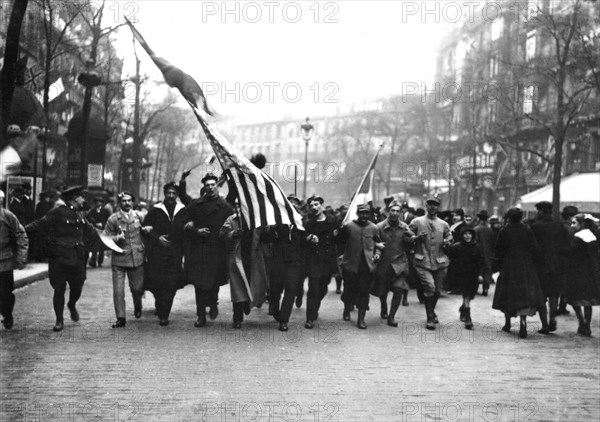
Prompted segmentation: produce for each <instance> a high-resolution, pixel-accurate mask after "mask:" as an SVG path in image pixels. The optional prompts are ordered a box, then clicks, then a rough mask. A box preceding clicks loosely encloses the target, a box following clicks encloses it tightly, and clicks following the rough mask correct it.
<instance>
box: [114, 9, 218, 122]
mask: <svg viewBox="0 0 600 422" xmlns="http://www.w3.org/2000/svg"><path fill="white" fill-rule="evenodd" d="M125 21H126V22H127V25H129V28H130V29H131V32H132V33H133V36H134V37H135V39H136V40H137V42H139V43H140V45H141V46H142V47H144V50H146V53H148V55H149V56H150V58H151V59H152V61H153V62H154V64H155V65H156V66H157V67H158V68H159V69H160V71H161V72H162V74H163V76H164V78H165V81H166V82H167V84H169V86H170V87H172V88H177V89H178V90H179V92H180V93H181V95H183V97H184V98H185V99H186V100H187V101H188V102H190V103H191V104H193V105H194V107H196V108H197V107H198V101H200V102H201V103H202V109H203V110H204V112H205V113H207V114H209V115H211V116H214V112H213V111H212V110H210V108H209V107H208V103H207V102H206V97H205V96H204V92H203V91H202V88H200V85H198V82H196V81H195V80H194V78H192V77H191V76H190V75H188V74H187V73H185V72H184V71H182V70H181V69H179V68H178V67H175V66H173V65H172V64H171V63H169V62H168V61H166V60H165V59H163V58H162V57H159V56H157V55H156V53H155V52H154V51H153V50H152V49H151V48H150V46H149V45H148V43H147V42H146V40H145V39H144V37H142V34H140V33H139V31H138V30H137V29H135V27H134V26H133V24H132V23H131V22H130V21H129V19H127V17H125Z"/></svg>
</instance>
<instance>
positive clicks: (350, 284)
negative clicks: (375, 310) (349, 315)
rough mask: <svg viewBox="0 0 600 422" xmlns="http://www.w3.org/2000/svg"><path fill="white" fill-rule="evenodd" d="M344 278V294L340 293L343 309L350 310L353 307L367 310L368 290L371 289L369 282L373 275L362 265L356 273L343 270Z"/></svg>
mask: <svg viewBox="0 0 600 422" xmlns="http://www.w3.org/2000/svg"><path fill="white" fill-rule="evenodd" d="M342 273H343V276H344V293H342V302H344V309H346V310H350V309H352V307H353V306H356V308H357V309H358V310H359V311H360V310H367V309H368V308H369V290H370V288H371V280H372V277H373V275H372V274H371V271H369V267H368V266H367V265H366V263H364V264H363V263H362V262H361V264H360V265H359V267H358V272H357V273H351V272H348V271H345V270H343V272H342Z"/></svg>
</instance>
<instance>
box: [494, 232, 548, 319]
mask: <svg viewBox="0 0 600 422" xmlns="http://www.w3.org/2000/svg"><path fill="white" fill-rule="evenodd" d="M539 253H540V247H539V245H538V243H537V241H536V239H535V236H534V234H533V231H532V230H531V228H529V227H527V226H525V225H524V224H523V223H520V222H519V223H509V224H508V225H507V226H506V227H504V228H502V229H501V230H500V232H499V233H498V240H497V242H496V249H495V257H496V259H497V260H498V261H499V267H500V275H499V277H498V281H497V283H496V292H495V293H494V301H493V303H492V308H494V309H498V310H500V311H502V312H504V313H505V314H507V315H509V316H516V315H534V314H535V312H536V311H537V309H540V308H541V307H542V306H545V299H544V295H543V293H542V289H541V288H540V282H539V280H538V275H537V270H536V267H535V263H534V262H535V260H536V259H538V257H539Z"/></svg>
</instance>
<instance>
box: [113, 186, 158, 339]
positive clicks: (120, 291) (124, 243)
mask: <svg viewBox="0 0 600 422" xmlns="http://www.w3.org/2000/svg"><path fill="white" fill-rule="evenodd" d="M133 201H135V197H134V196H133V194H132V193H130V192H121V193H120V194H119V205H120V207H121V210H120V211H118V212H116V213H114V214H113V215H111V216H110V217H109V218H108V221H107V223H106V228H105V229H104V234H106V235H108V236H111V237H112V239H113V241H114V242H115V243H116V244H117V245H118V246H119V247H121V248H122V249H123V252H122V253H118V252H113V253H112V260H111V264H112V280H113V301H114V305H115V313H116V315H117V322H115V324H114V325H113V326H112V327H113V328H120V327H124V326H125V321H126V318H125V275H127V278H128V279H129V288H130V290H131V296H132V297H133V309H134V311H133V315H134V316H135V317H136V318H139V317H141V316H142V295H143V294H144V243H143V241H142V232H143V231H144V228H143V227H142V220H143V219H144V217H143V216H142V213H141V212H139V211H134V210H132V209H131V208H132V207H133ZM145 231H147V232H149V231H150V228H149V227H148V228H146V229H145Z"/></svg>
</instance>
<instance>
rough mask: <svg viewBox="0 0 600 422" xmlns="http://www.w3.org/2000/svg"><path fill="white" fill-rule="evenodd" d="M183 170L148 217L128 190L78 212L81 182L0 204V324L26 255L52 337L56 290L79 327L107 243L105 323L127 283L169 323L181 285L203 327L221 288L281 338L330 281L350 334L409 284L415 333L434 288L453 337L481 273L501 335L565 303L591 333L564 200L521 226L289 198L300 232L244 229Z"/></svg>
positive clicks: (588, 243)
mask: <svg viewBox="0 0 600 422" xmlns="http://www.w3.org/2000/svg"><path fill="white" fill-rule="evenodd" d="M188 174H189V172H185V173H184V174H183V176H182V179H181V180H180V183H179V185H177V184H175V183H173V182H171V183H168V184H166V185H165V186H164V188H163V192H164V199H163V201H162V202H159V203H157V204H155V205H154V206H153V207H151V208H150V209H149V210H148V209H146V207H139V204H138V206H136V204H135V202H136V198H135V197H134V195H133V194H131V193H128V192H122V193H120V194H119V195H118V210H117V209H113V210H109V209H108V206H105V205H104V204H103V203H102V200H101V199H100V198H98V199H97V200H95V204H94V207H92V208H91V209H88V210H87V211H85V212H84V211H83V205H84V195H85V192H84V190H83V189H82V188H81V187H71V188H68V189H65V190H63V192H62V193H61V195H60V199H59V200H57V201H52V200H46V199H43V200H42V201H40V204H41V206H42V207H43V209H42V210H41V211H40V212H37V211H36V212H35V213H34V211H33V204H30V206H29V207H28V206H27V202H26V201H27V200H29V201H31V199H29V195H30V194H31V190H30V187H29V190H28V187H27V186H24V189H22V191H21V192H18V195H16V198H15V200H13V201H12V202H11V204H10V206H9V208H10V210H7V209H5V208H4V207H2V206H0V234H1V236H0V312H1V314H2V317H3V321H2V323H3V325H4V327H5V329H11V328H12V326H13V314H12V311H13V307H14V302H15V296H14V294H13V289H14V278H13V270H14V269H19V268H23V267H24V266H25V264H26V262H27V259H28V253H29V255H30V258H31V255H32V254H35V255H37V256H42V257H46V259H47V260H48V272H49V280H50V284H51V286H52V288H53V289H54V296H53V307H54V312H55V316H56V323H55V325H54V327H53V330H54V331H61V330H62V329H63V327H64V318H63V311H64V306H65V295H66V286H67V284H68V285H69V296H68V301H67V308H68V311H69V314H70V318H71V320H73V321H78V320H79V312H78V310H77V307H76V304H77V301H78V300H79V298H80V296H81V293H82V288H83V285H84V281H85V279H86V267H87V264H88V260H89V265H90V266H92V267H95V266H101V265H102V264H103V257H104V249H105V246H104V245H109V247H111V246H110V245H113V246H112V249H113V251H112V258H111V267H112V281H113V301H114V308H115V314H116V321H115V323H114V324H113V325H112V327H113V328H119V327H124V326H125V325H126V322H127V320H126V303H125V278H127V279H128V283H129V288H130V290H131V295H132V298H133V315H134V316H135V318H140V317H141V316H142V296H143V295H144V293H145V292H151V293H152V294H153V296H154V303H155V308H156V312H155V313H156V315H157V317H158V321H159V324H160V325H161V326H166V325H168V324H169V315H170V312H171V308H172V305H173V300H174V297H175V295H176V293H177V291H178V290H179V289H181V288H183V287H184V286H186V285H188V284H192V285H193V286H194V289H195V298H196V315H197V320H196V322H195V324H194V325H195V326H196V327H203V326H205V325H206V324H207V317H208V319H211V320H214V319H216V318H217V316H218V313H219V308H218V300H219V290H220V288H221V286H224V285H226V284H229V286H230V291H231V301H232V302H233V327H234V328H240V327H241V325H242V322H243V320H244V316H245V315H249V314H250V312H251V309H252V308H253V307H261V306H262V305H263V304H264V303H266V302H268V310H269V314H270V315H272V316H273V318H274V319H275V320H276V321H277V322H278V323H279V329H280V330H281V331H287V329H288V323H289V320H290V315H291V313H292V309H293V307H294V305H296V306H297V307H301V306H302V302H303V300H304V285H305V280H306V279H307V278H308V290H307V293H306V320H305V324H304V326H305V328H307V329H312V328H313V327H314V324H315V322H316V321H317V320H318V319H319V308H320V305H321V301H322V300H323V298H324V297H325V295H326V293H327V290H328V285H329V284H330V281H331V280H332V279H333V278H335V281H336V293H338V294H341V300H342V302H343V310H342V318H343V320H344V321H350V320H351V312H352V311H353V310H355V309H356V310H357V311H358V312H357V317H356V325H357V327H358V328H360V329H365V328H367V327H366V324H365V315H366V312H367V311H368V310H369V308H370V306H372V304H370V297H371V296H374V297H376V298H377V299H378V301H377V302H379V306H380V316H381V318H382V319H385V320H387V325H389V326H391V327H397V326H398V322H397V321H396V315H397V313H398V310H399V309H400V306H408V301H407V295H408V291H409V289H411V288H414V289H416V291H417V296H418V298H419V302H420V303H422V304H424V308H425V315H426V328H427V329H430V330H435V329H436V324H438V323H439V321H438V316H437V314H436V312H435V310H436V304H437V301H438V299H439V297H440V295H441V293H442V291H444V290H447V291H449V292H450V293H453V294H461V295H462V299H463V300H462V305H461V306H460V308H459V309H458V313H459V318H460V320H461V321H463V322H464V326H465V329H472V328H473V320H472V314H471V309H472V301H473V299H474V298H475V296H476V294H477V293H478V289H479V285H480V284H481V285H482V293H481V294H482V295H487V294H488V288H489V286H490V284H491V283H493V282H494V281H493V278H492V274H493V273H495V272H499V276H498V279H497V281H496V288H495V293H494V298H493V305H492V306H493V308H494V309H497V310H499V311H501V312H503V313H504V315H505V320H506V322H505V325H504V327H503V328H502V329H503V330H505V331H507V332H508V331H510V329H511V318H513V317H517V316H519V317H520V324H519V325H520V327H519V336H520V337H522V338H523V337H526V336H527V316H534V315H536V314H539V318H540V320H541V323H542V328H541V329H540V330H539V333H541V334H548V333H550V332H553V331H555V330H556V329H557V323H556V316H557V315H560V314H561V313H569V311H568V310H567V309H566V305H567V304H569V305H571V306H572V308H573V310H574V312H575V314H576V316H577V318H578V321H579V328H578V331H577V332H578V333H579V334H581V335H583V336H590V335H591V328H590V322H591V318H592V307H593V306H598V305H599V304H600V251H599V246H598V245H599V241H598V237H599V229H598V222H599V221H598V220H597V219H596V218H594V217H593V216H591V215H589V214H583V213H579V212H578V210H577V208H575V207H573V206H567V207H565V208H564V209H563V210H562V221H555V220H554V219H553V218H552V211H553V209H552V204H550V203H549V202H540V203H538V204H537V205H536V208H537V210H538V211H537V217H536V218H535V219H534V220H532V221H523V212H522V211H521V210H520V209H518V208H511V209H509V210H508V212H507V213H506V214H505V215H504V217H503V219H502V220H500V219H499V218H497V217H490V216H489V214H488V212H487V211H486V210H482V211H480V212H479V213H477V215H476V219H475V221H473V220H472V219H471V218H470V217H469V216H465V213H464V211H463V210H462V209H457V210H454V211H452V212H448V211H444V212H440V209H439V208H440V200H439V199H438V198H437V197H431V198H429V199H428V200H427V201H426V209H418V210H414V209H412V208H410V207H409V206H408V204H407V203H400V202H398V201H396V200H393V198H386V199H385V208H384V210H383V211H382V210H380V209H379V208H373V207H372V206H371V205H359V206H358V208H357V212H356V214H357V218H356V219H354V220H352V221H349V222H347V223H346V224H343V225H342V224H341V222H342V221H343V220H344V216H345V213H346V212H347V208H346V207H344V206H342V207H340V208H339V209H337V210H333V209H332V208H331V207H325V206H324V202H325V201H324V199H323V198H321V197H319V196H317V195H313V196H312V197H310V198H308V199H307V200H306V201H305V203H302V202H301V201H300V200H298V198H296V197H295V196H294V195H290V196H289V197H288V199H289V201H290V202H291V203H292V205H293V206H294V207H296V209H297V210H298V211H299V212H300V213H301V214H302V215H303V218H304V230H299V229H298V228H297V227H295V226H289V225H278V226H268V227H260V228H256V229H253V230H249V229H248V227H246V223H245V220H244V219H243V218H242V217H241V215H240V211H239V209H238V206H237V204H236V203H235V201H232V200H229V201H228V200H226V199H225V198H223V197H222V196H221V195H220V194H219V187H218V185H219V178H218V177H217V176H215V175H214V174H211V173H208V174H206V176H204V178H203V179H202V184H203V188H202V191H201V196H200V197H199V198H197V199H192V198H191V197H190V196H189V195H188V194H187V192H186V183H185V177H186V176H187V175H188ZM227 199H230V198H227ZM15 201H16V202H15ZM0 203H2V204H3V203H4V192H2V191H0ZM38 206H40V205H39V204H38ZM11 210H12V211H11ZM90 254H91V257H90ZM390 293H391V301H390V303H389V306H388V296H389V295H390Z"/></svg>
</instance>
